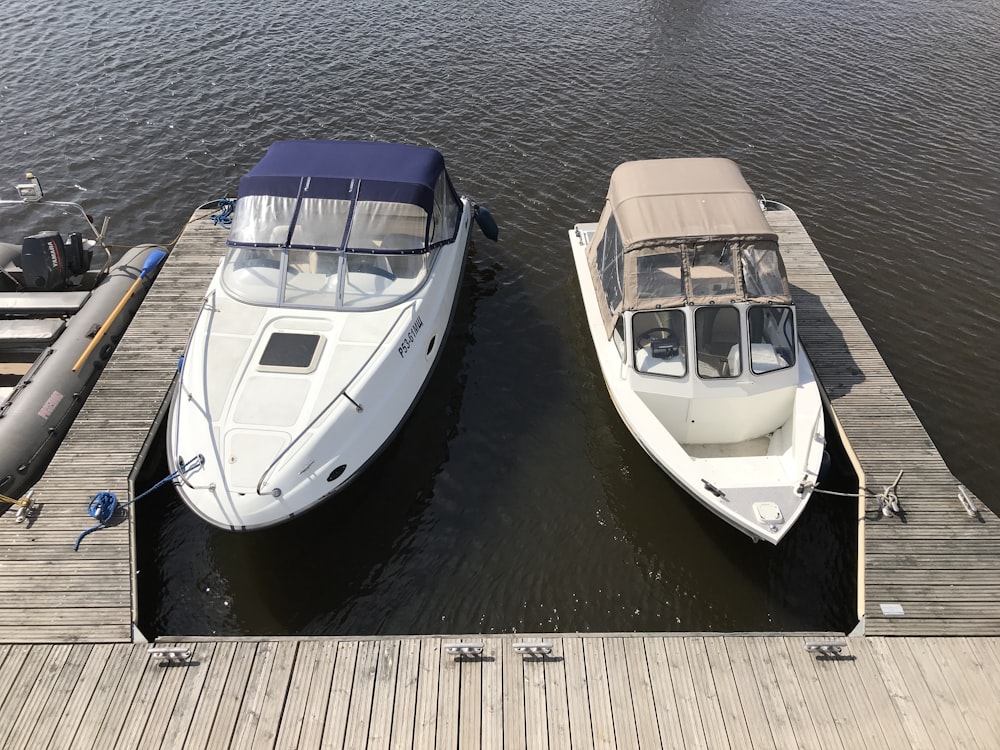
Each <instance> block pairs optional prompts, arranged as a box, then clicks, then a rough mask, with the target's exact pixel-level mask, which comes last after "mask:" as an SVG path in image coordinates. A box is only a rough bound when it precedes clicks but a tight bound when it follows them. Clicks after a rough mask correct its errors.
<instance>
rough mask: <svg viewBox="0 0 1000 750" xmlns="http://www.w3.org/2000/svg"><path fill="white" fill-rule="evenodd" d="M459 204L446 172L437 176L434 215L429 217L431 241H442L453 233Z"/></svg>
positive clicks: (459, 209) (459, 208) (450, 237)
mask: <svg viewBox="0 0 1000 750" xmlns="http://www.w3.org/2000/svg"><path fill="white" fill-rule="evenodd" d="M460 211H461V204H460V203H456V202H455V196H454V193H453V192H452V190H451V187H450V185H449V182H448V175H447V173H442V174H441V176H440V177H438V181H437V185H435V186H434V215H433V216H432V217H431V232H430V238H431V240H430V241H431V242H432V243H434V242H444V241H445V240H450V239H452V238H453V237H454V235H455V227H457V226H458V215H459V213H460Z"/></svg>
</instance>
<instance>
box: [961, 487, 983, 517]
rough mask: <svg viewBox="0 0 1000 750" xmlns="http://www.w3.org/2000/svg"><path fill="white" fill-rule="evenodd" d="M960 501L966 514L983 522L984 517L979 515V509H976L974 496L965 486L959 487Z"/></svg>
mask: <svg viewBox="0 0 1000 750" xmlns="http://www.w3.org/2000/svg"><path fill="white" fill-rule="evenodd" d="M958 499H959V500H960V501H961V503H962V507H963V508H965V512H966V513H968V514H969V515H970V516H972V517H973V518H976V519H978V520H979V521H980V522H982V520H983V517H982V516H981V515H980V513H979V508H977V507H976V504H975V502H974V501H973V500H972V495H970V494H969V491H968V490H967V489H965V485H964V484H960V485H958Z"/></svg>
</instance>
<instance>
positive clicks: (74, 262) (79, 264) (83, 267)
mask: <svg viewBox="0 0 1000 750" xmlns="http://www.w3.org/2000/svg"><path fill="white" fill-rule="evenodd" d="M93 259H94V248H93V245H91V246H90V247H87V248H85V247H84V246H83V235H82V234H80V233H79V232H71V233H70V234H68V235H67V236H66V269H67V275H68V276H80V275H81V274H84V273H87V271H89V270H90V262H91V261H92V260H93Z"/></svg>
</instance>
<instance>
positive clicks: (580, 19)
mask: <svg viewBox="0 0 1000 750" xmlns="http://www.w3.org/2000/svg"><path fill="white" fill-rule="evenodd" d="M314 6H315V7H314ZM3 20H4V22H3V23H2V24H0V153H2V155H3V156H2V161H0V185H5V184H13V183H14V182H15V181H17V180H18V179H19V178H20V177H21V176H22V173H23V172H24V171H26V170H31V171H33V172H35V173H36V174H37V175H39V176H40V177H41V179H42V182H43V184H44V185H45V186H46V187H47V189H48V191H49V195H50V197H52V198H59V199H63V200H78V201H81V202H83V203H84V204H85V205H86V207H87V209H88V210H89V211H90V212H91V213H93V214H94V215H96V216H98V217H100V216H103V215H105V214H110V215H111V216H112V217H113V219H112V224H111V240H112V241H113V242H115V243H118V244H121V245H131V244H136V243H138V242H146V241H150V242H165V241H169V240H170V239H172V238H173V237H174V236H175V235H176V234H177V233H178V232H179V231H180V229H181V227H182V226H183V224H184V222H185V221H186V220H187V218H188V217H189V216H190V214H191V212H192V210H193V209H194V207H195V206H197V205H198V204H200V203H202V202H204V201H207V200H210V199H213V198H217V197H220V196H222V195H225V194H231V193H232V192H233V191H234V190H235V187H236V183H237V181H238V179H239V177H240V176H241V175H242V174H243V173H244V172H245V171H246V170H247V169H248V168H249V167H250V166H251V165H252V164H253V163H254V162H256V161H257V160H258V159H259V158H260V156H261V155H262V153H263V152H264V150H265V149H266V147H267V146H268V145H269V144H270V143H271V142H272V141H274V140H277V139H284V138H328V137H336V138H376V139H381V140H401V141H408V142H413V143H421V144H427V145H433V146H435V147H437V148H439V149H441V150H442V151H443V153H444V154H445V157H446V159H447V162H448V164H449V168H450V171H451V173H452V176H453V178H454V179H455V181H456V183H457V185H458V187H459V189H460V190H461V191H462V192H465V193H467V194H469V195H471V196H473V197H474V198H475V199H477V200H479V201H480V202H482V203H485V204H487V205H488V206H489V207H490V209H491V211H492V213H493V215H494V216H495V218H496V219H497V221H498V223H499V224H500V226H501V241H500V243H499V244H497V245H494V244H492V243H489V242H486V241H484V240H482V239H478V238H477V240H476V242H475V243H474V245H473V246H472V247H471V249H470V253H471V254H470V262H469V264H468V266H467V273H466V277H465V282H464V285H463V288H462V298H461V301H460V307H459V311H458V319H457V320H456V322H455V326H454V329H453V333H452V336H451V337H450V339H449V341H448V342H447V346H446V349H445V351H444V355H443V360H442V362H441V364H440V365H439V369H438V371H437V372H436V374H435V377H434V379H433V380H432V382H431V384H430V387H429V389H428V391H427V392H426V394H425V396H424V398H423V399H422V400H421V402H420V404H419V406H418V408H417V409H416V411H415V412H414V414H413V417H412V418H411V420H410V421H409V422H408V424H407V425H406V427H405V429H404V430H403V431H402V433H401V434H400V436H399V438H398V439H397V440H396V441H395V442H394V443H393V444H392V446H391V447H390V449H389V450H388V451H387V452H386V453H385V454H384V455H383V456H382V457H381V458H380V459H379V461H378V462H377V464H376V465H375V466H374V467H373V469H372V470H371V471H369V472H368V473H367V474H366V476H365V477H364V478H363V479H362V480H361V481H359V482H358V483H357V484H356V485H355V486H354V487H353V488H352V489H351V490H350V492H348V493H347V494H346V495H344V496H343V497H342V498H340V499H338V500H336V501H334V502H331V503H328V504H327V505H325V506H324V507H322V508H320V509H319V510H317V511H315V512H314V513H312V514H309V515H308V516H306V517H305V518H304V519H302V520H300V521H299V522H296V523H292V524H290V525H287V526H283V527H279V528H277V529H274V530H272V531H268V532H266V533H259V534H252V535H231V534H224V533H221V532H218V531H215V530H213V529H209V528H207V527H206V526H205V525H203V524H201V523H200V522H198V521H197V520H196V519H195V518H194V517H193V516H192V515H191V514H190V513H189V512H188V511H187V510H186V508H185V507H184V506H183V504H182V503H180V501H179V500H178V499H177V498H176V496H174V494H173V493H172V491H171V490H169V489H168V490H166V491H162V492H160V493H158V494H157V495H154V496H151V497H149V498H146V499H143V500H142V501H141V503H140V504H139V505H137V506H136V509H137V514H138V520H139V538H138V544H139V550H140V563H141V570H140V586H141V591H140V596H141V610H142V612H141V614H142V620H143V623H142V626H143V628H144V629H145V630H147V631H148V632H147V635H152V634H207V633H270V634H277V633H356V634H362V633H436V632H446V633H448V632H450V633H460V632H480V631H481V632H494V631H526V630H527V631H573V630H582V631H588V630H589V631H619V630H625V631H628V630H643V631H645V630H695V631H702V630H772V629H789V630H791V629H794V630H805V629H844V628H849V627H851V626H852V625H853V617H852V613H853V610H854V604H853V600H854V596H855V589H854V583H853V578H854V571H855V566H856V560H855V555H856V550H855V545H854V536H855V532H854V517H855V511H854V508H853V503H851V502H850V501H848V502H847V503H846V504H845V503H842V502H840V501H839V500H834V499H827V498H818V497H817V498H816V499H814V500H813V502H812V503H811V504H810V507H809V509H808V511H807V513H806V515H805V516H804V517H803V519H802V520H801V521H800V522H799V524H798V525H797V527H796V529H794V530H793V532H792V533H791V534H790V536H789V537H788V538H787V540H786V541H785V542H784V543H783V544H782V545H781V546H780V547H779V548H778V549H773V548H771V547H770V546H769V545H753V544H751V543H750V542H749V541H748V540H746V539H745V538H744V537H743V536H742V535H741V534H739V533H738V532H736V531H734V530H732V529H730V528H729V527H728V526H726V525H725V524H724V523H722V522H721V521H719V520H717V519H716V518H715V517H714V516H711V515H710V514H709V513H708V512H707V511H705V510H703V509H702V508H701V507H700V506H698V505H697V504H696V503H695V502H694V501H693V500H691V499H689V498H688V497H687V496H686V495H685V494H684V493H682V492H681V491H679V490H678V489H677V488H676V487H675V486H674V485H673V484H672V483H671V482H670V480H669V479H667V478H666V477H665V476H664V475H663V474H662V472H660V471H659V470H658V469H657V468H656V467H655V466H654V465H653V464H652V462H651V461H650V460H649V459H648V457H647V456H646V455H645V453H644V452H643V451H642V449H641V448H640V447H639V446H638V445H637V444H636V443H635V441H634V440H633V439H632V438H631V436H630V434H629V433H628V431H627V429H626V428H625V427H624V425H623V424H622V423H621V421H620V419H619V418H618V415H617V414H616V412H615V410H614V408H613V406H612V405H611V403H610V401H609V399H608V396H607V393H606V391H605V389H604V385H603V383H602V381H601V378H600V375H599V372H598V369H597V364H596V361H595V358H594V355H593V349H592V345H591V342H590V341H589V338H588V336H587V332H586V329H585V326H584V322H583V308H582V304H581V302H580V299H579V291H578V286H577V282H576V279H575V276H574V273H573V269H572V261H571V258H570V254H569V248H568V244H567V238H566V230H567V229H569V228H570V227H572V225H573V224H574V223H576V222H578V221H588V220H595V219H596V217H597V214H598V210H599V207H600V205H601V202H602V199H603V195H604V192H605V190H606V187H607V181H608V177H609V175H610V172H611V170H612V169H613V167H614V166H615V165H617V164H618V163H620V162H621V161H624V160H627V159H635V158H648V157H660V156H680V155H693V156H700V155H704V156H709V155H712V156H714V155H719V156H727V157H730V158H733V159H735V160H736V161H737V162H739V163H740V165H741V166H742V168H743V170H744V173H745V175H746V176H747V178H748V181H749V182H750V184H751V185H752V186H753V187H754V188H755V189H757V190H759V191H761V192H763V193H765V194H766V195H768V196H769V197H773V198H777V199H779V200H782V201H783V202H786V203H788V204H790V205H791V206H792V207H793V208H795V209H796V211H797V212H798V214H799V216H800V218H801V219H802V221H803V223H804V224H805V226H806V228H807V229H808V230H809V232H810V233H811V235H812V237H813V239H814V241H815V242H816V244H817V246H818V247H819V249H820V251H821V252H822V253H823V255H824V256H825V257H826V258H827V260H828V262H829V264H830V266H831V267H832V269H833V271H834V273H835V275H836V276H837V278H838V280H839V281H840V282H841V284H842V286H843V287H844V290H845V291H846V293H847V295H848V297H849V299H850V300H851V302H852V303H853V305H854V306H855V309H856V310H857V312H858V313H859V315H860V317H861V318H862V320H863V322H864V323H865V325H866V326H867V327H868V329H869V331H870V332H871V334H872V336H873V338H874V339H875V341H876V343H877V344H878V346H879V348H880V350H881V352H882V354H883V356H884V357H885V359H886V361H887V363H888V364H889V366H890V368H891V369H892V371H893V373H894V375H895V376H896V378H897V379H898V381H899V382H900V384H901V386H902V387H903V390H904V392H905V393H906V394H907V396H908V397H909V398H910V400H911V402H912V403H913V405H914V408H915V409H916V411H917V413H918V415H919V416H920V418H921V419H922V420H923V421H924V424H925V426H926V427H927V429H928V432H929V433H930V435H931V437H932V439H933V440H934V441H935V443H936V444H937V445H938V447H939V448H940V450H941V452H942V454H943V455H944V457H945V459H946V460H947V461H948V463H949V465H950V466H951V468H952V470H953V471H954V472H955V474H956V475H957V476H958V477H959V478H960V479H961V480H962V481H964V482H965V483H966V484H967V485H969V486H970V487H971V488H972V489H973V490H974V491H975V492H976V493H977V494H979V496H980V497H982V498H983V499H984V500H985V501H986V502H987V503H989V504H990V505H991V506H992V507H993V508H994V510H1000V500H998V499H997V496H996V491H995V487H996V484H997V480H998V478H1000V475H998V468H997V465H996V462H995V459H994V456H995V455H996V454H997V453H998V450H1000V437H998V433H1000V431H998V429H997V426H998V416H997V415H998V408H997V407H998V401H1000V399H998V397H997V395H996V390H995V388H994V384H995V383H996V382H997V381H998V379H1000V357H998V356H997V353H996V351H997V348H996V344H995V335H996V332H997V327H998V312H997V310H998V304H1000V299H998V297H1000V294H998V290H1000V270H998V268H1000V197H998V196H1000V104H998V102H1000V36H998V35H997V33H996V30H997V29H998V28H1000V7H998V6H997V4H996V3H995V2H991V0H966V1H965V2H961V1H960V2H956V3H949V4H941V3H931V2H927V1H926V0H906V1H903V0H898V1H894V0H870V1H869V2H864V3H861V2H847V3H826V2H818V1H817V0H804V1H800V2H794V3H793V2H789V1H788V0H776V1H775V2H770V3H758V2H750V1H749V0H724V1H716V0H706V1H704V2H693V1H688V2H682V1H680V0H674V1H670V0H626V2H623V3H603V2H596V1H595V0H561V1H560V0H556V1H555V2H550V3H533V2H526V3H496V2H490V1H489V0H487V2H484V3H479V4H476V5H469V4H467V3H457V2H451V1H450V0H441V1H440V2H435V3H432V2H427V1H426V0H425V1H423V2H421V1H419V0H418V1H417V2H412V1H408V2H405V3H404V2H393V0H369V1H365V0H357V1H350V0H349V1H348V2H343V3H339V4H336V5H330V6H328V7H319V6H316V4H309V3H294V2H288V1H287V0H272V1H271V2H266V3H265V2H259V1H258V2H247V3H242V4H230V5H224V4H223V5H219V4H215V5H211V4H204V3H193V2H190V0H175V1H174V2H171V3H161V2H157V1H156V0H154V1H153V2H149V3H144V4H141V5H140V4H134V3H125V4H121V3H110V2H107V0H96V1H95V2H93V3H81V2H78V0H68V1H67V2H63V3H55V4H48V5H40V4H38V3H28V2H25V1H24V0H13V2H8V3H7V4H6V5H5V7H4V11H3ZM7 197H13V194H12V193H10V194H8V196H7ZM3 227H4V238H3V239H7V240H11V239H16V238H17V236H18V234H19V232H20V231H21V228H20V227H14V226H11V225H10V224H8V223H5V224H4V225H3ZM33 229H34V228H33ZM8 234H10V235H12V236H8ZM793 281H794V279H793ZM885 428H886V430H887V433H888V432H891V430H892V425H891V424H887V425H885ZM157 455H158V458H154V460H153V461H152V462H151V463H150V465H148V466H147V474H148V479H149V480H151V481H152V480H155V479H159V478H161V477H162V476H164V475H165V473H166V466H165V463H164V462H163V460H162V451H160V453H159V454H157Z"/></svg>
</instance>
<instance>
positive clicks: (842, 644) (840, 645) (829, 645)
mask: <svg viewBox="0 0 1000 750" xmlns="http://www.w3.org/2000/svg"><path fill="white" fill-rule="evenodd" d="M846 647H847V641H846V640H837V641H806V651H810V652H813V653H818V654H821V655H827V656H839V655H840V651H841V649H844V648H846Z"/></svg>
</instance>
